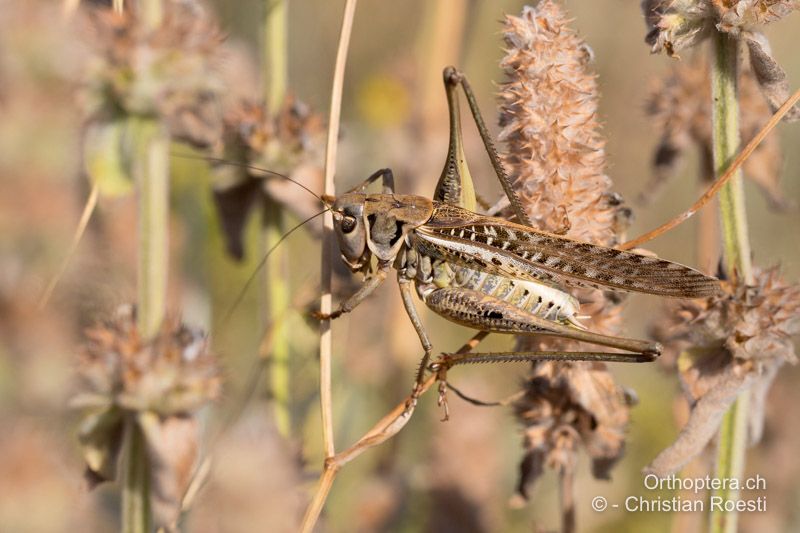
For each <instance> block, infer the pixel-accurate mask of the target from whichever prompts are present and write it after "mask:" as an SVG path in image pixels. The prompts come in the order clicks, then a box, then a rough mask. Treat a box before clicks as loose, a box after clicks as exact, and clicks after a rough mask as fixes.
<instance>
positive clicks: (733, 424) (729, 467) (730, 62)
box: [710, 33, 753, 533]
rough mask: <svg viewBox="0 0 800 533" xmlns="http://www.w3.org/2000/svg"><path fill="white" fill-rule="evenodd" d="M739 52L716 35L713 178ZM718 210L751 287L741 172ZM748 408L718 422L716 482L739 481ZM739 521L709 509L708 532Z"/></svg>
mask: <svg viewBox="0 0 800 533" xmlns="http://www.w3.org/2000/svg"><path fill="white" fill-rule="evenodd" d="M738 50H739V42H738V40H737V39H735V38H733V37H730V36H728V35H727V34H724V33H716V34H715V35H714V51H713V58H712V73H711V74H712V76H711V95H712V110H713V111H712V122H713V124H712V130H713V143H714V146H713V148H714V150H713V152H714V170H715V172H716V174H717V175H721V174H723V173H724V172H725V170H726V169H727V167H728V166H729V164H730V162H731V160H732V159H733V158H734V156H735V155H736V152H737V150H738V149H739V144H740V137H739V101H738V87H737V75H738V69H737V62H738ZM719 206H720V219H721V222H722V224H721V226H722V241H723V250H724V254H725V266H726V271H727V275H728V278H729V279H730V280H731V281H732V282H734V283H747V284H750V283H752V282H753V273H752V265H751V262H750V242H749V238H748V233H747V217H746V214H745V205H744V187H743V184H742V173H741V171H740V170H739V171H737V172H736V174H735V175H734V176H733V177H732V178H731V180H730V181H729V182H728V183H726V184H725V185H724V186H723V187H722V189H720V194H719ZM748 407H749V394H748V392H744V393H742V394H740V395H739V398H738V399H737V400H736V402H735V403H734V404H733V406H731V408H730V410H729V411H728V412H727V413H726V414H725V417H724V419H723V420H722V424H721V426H720V434H719V444H718V448H717V466H716V478H717V479H724V480H729V479H733V478H741V476H742V473H743V471H744V453H745V449H746V447H747V414H748ZM713 496H717V497H721V498H722V499H723V500H736V499H738V497H739V494H738V491H734V490H731V489H721V490H715V491H713V493H712V497H713ZM737 518H738V516H737V513H736V512H735V511H732V512H724V511H719V510H712V512H711V526H710V530H711V531H712V533H721V532H726V533H731V532H734V531H736V523H737Z"/></svg>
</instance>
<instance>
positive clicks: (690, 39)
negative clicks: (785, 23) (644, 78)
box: [642, 0, 800, 120]
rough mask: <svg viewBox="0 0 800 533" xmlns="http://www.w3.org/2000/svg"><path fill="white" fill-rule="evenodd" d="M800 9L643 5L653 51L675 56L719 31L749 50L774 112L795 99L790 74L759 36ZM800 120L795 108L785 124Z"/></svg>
mask: <svg viewBox="0 0 800 533" xmlns="http://www.w3.org/2000/svg"><path fill="white" fill-rule="evenodd" d="M798 7H800V2H798V1H797V0H642V10H643V11H644V16H645V21H646V23H647V27H648V33H647V37H646V39H645V40H646V41H647V43H648V44H650V45H651V46H652V50H653V52H660V51H662V50H663V51H665V52H666V53H667V54H668V55H670V56H675V55H677V53H678V52H679V51H681V50H683V49H686V48H690V47H692V46H695V45H697V44H698V43H700V42H701V41H703V40H705V39H706V38H708V37H709V36H710V35H711V34H712V32H715V31H719V32H723V33H727V34H729V35H731V36H733V37H736V38H738V39H741V40H742V41H743V42H744V43H746V45H747V49H748V51H749V55H750V64H751V66H752V70H753V74H754V75H755V78H756V80H757V81H758V83H759V85H760V87H761V90H762V92H763V93H764V96H765V97H766V99H767V101H768V102H769V104H770V107H771V108H772V110H773V111H775V110H776V109H778V108H779V107H780V106H781V105H782V104H783V103H784V102H785V101H786V100H787V99H788V98H789V82H788V81H787V79H786V72H785V71H784V70H783V68H782V67H781V66H780V65H779V64H778V62H777V61H776V60H775V58H774V57H772V51H771V49H770V45H769V41H768V40H767V37H766V36H765V35H764V34H763V33H761V32H759V31H758V29H757V27H758V26H759V25H764V24H769V23H771V22H775V21H777V20H780V19H782V18H783V17H785V16H787V15H789V14H790V13H791V12H792V11H794V10H796V9H797V8H798ZM799 118H800V108H798V107H795V108H794V109H792V110H791V111H790V112H789V113H788V114H787V115H786V117H785V120H797V119H799Z"/></svg>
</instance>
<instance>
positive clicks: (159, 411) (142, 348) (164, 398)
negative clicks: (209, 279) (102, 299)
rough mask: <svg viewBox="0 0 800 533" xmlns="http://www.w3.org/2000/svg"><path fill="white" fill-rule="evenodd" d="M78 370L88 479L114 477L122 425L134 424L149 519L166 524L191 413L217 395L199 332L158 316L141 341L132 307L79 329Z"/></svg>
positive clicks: (176, 507) (176, 502) (188, 468)
mask: <svg viewBox="0 0 800 533" xmlns="http://www.w3.org/2000/svg"><path fill="white" fill-rule="evenodd" d="M86 336H87V344H86V347H85V350H84V352H83V354H82V356H81V359H80V363H79V367H78V371H79V375H80V378H81V381H82V384H83V387H82V391H81V392H80V393H79V394H78V395H77V396H76V397H75V398H74V399H73V402H72V403H73V405H74V406H76V407H80V408H82V409H84V410H85V413H84V416H83V419H82V422H81V426H80V431H79V438H80V442H81V447H82V450H83V454H84V459H85V460H86V463H87V478H88V479H89V480H90V482H91V483H92V485H95V484H97V483H101V482H103V481H108V480H113V479H115V478H116V469H117V463H118V460H119V453H120V450H121V447H122V443H123V441H124V434H125V432H126V431H131V428H132V427H133V425H136V426H137V427H138V428H140V430H141V431H142V433H143V435H144V439H145V445H146V448H147V456H148V464H149V467H150V473H149V474H150V479H151V483H152V493H151V494H152V495H151V500H152V501H151V504H152V507H153V515H154V518H155V521H156V523H157V524H161V525H169V524H172V523H173V522H174V521H175V520H176V519H177V517H178V513H179V511H180V501H181V498H182V497H183V493H184V491H185V489H186V485H187V483H188V481H189V478H190V475H191V473H192V471H193V468H194V466H195V461H196V459H197V453H198V437H199V435H198V433H199V429H198V426H197V421H196V420H195V418H194V414H195V413H196V412H197V410H198V409H200V408H201V407H203V406H204V405H206V404H207V403H208V402H209V401H211V400H213V399H215V398H217V397H218V396H219V392H220V387H221V379H220V373H219V368H218V367H217V364H216V361H215V358H214V357H213V356H211V355H210V354H208V352H207V351H206V350H207V344H208V339H207V338H206V336H205V335H204V334H203V333H202V332H201V331H197V330H192V329H189V328H187V327H186V326H184V325H182V324H180V322H179V321H178V320H177V319H175V318H168V319H166V320H165V321H164V324H163V325H162V328H161V331H160V333H159V334H158V335H157V336H156V337H155V338H154V339H153V340H151V341H144V340H143V339H142V338H141V337H140V335H139V332H138V331H137V327H136V318H135V313H134V310H133V307H132V306H123V307H121V308H120V309H119V310H118V311H117V312H116V315H115V316H114V318H113V319H112V320H110V321H108V322H106V323H104V324H102V325H98V326H96V327H94V328H92V329H90V330H88V331H87V334H86Z"/></svg>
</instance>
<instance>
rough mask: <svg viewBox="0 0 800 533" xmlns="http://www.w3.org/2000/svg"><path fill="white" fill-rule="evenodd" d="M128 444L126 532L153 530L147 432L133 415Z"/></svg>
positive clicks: (124, 494) (124, 492)
mask: <svg viewBox="0 0 800 533" xmlns="http://www.w3.org/2000/svg"><path fill="white" fill-rule="evenodd" d="M126 432H127V445H126V450H127V451H126V454H125V477H124V480H123V486H122V531H123V533H150V532H151V531H152V530H153V523H152V513H151V509H150V474H149V472H150V468H149V465H148V460H147V449H146V447H145V442H144V435H143V434H142V430H141V428H140V427H139V424H138V423H137V422H136V419H135V418H133V417H130V418H129V419H128V421H127V424H126Z"/></svg>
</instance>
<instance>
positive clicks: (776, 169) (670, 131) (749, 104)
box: [641, 56, 793, 210]
mask: <svg viewBox="0 0 800 533" xmlns="http://www.w3.org/2000/svg"><path fill="white" fill-rule="evenodd" d="M739 103H740V110H741V113H740V119H739V129H740V132H741V137H742V142H743V143H747V142H748V141H750V139H752V138H753V137H754V136H755V135H756V134H757V133H758V132H759V131H760V130H761V128H762V127H763V126H764V125H765V124H766V123H767V121H768V120H769V118H770V116H771V114H772V113H771V111H770V108H769V105H768V104H767V102H766V100H765V99H764V97H763V95H762V93H761V91H759V89H758V84H757V82H756V80H755V77H754V75H753V72H752V70H751V69H750V68H742V69H741V71H740V76H739ZM646 110H647V114H648V116H649V117H650V118H651V119H652V120H653V123H652V124H653V128H654V129H655V131H658V132H661V138H660V139H659V144H658V146H657V147H656V149H655V153H654V155H653V182H652V183H650V184H649V185H648V186H647V187H645V189H644V190H645V192H643V193H642V197H641V200H642V201H643V202H644V203H649V202H651V201H653V200H654V199H655V198H656V196H657V195H658V192H659V190H660V189H661V187H662V186H663V185H664V184H665V183H666V182H667V180H669V179H670V178H671V177H673V176H674V175H675V173H676V171H677V168H678V164H679V162H680V160H681V158H682V156H683V155H684V154H685V152H687V151H688V150H690V149H691V148H692V147H693V146H696V147H697V149H698V150H699V151H700V169H699V172H700V176H701V177H702V179H706V180H710V179H712V178H713V177H714V166H713V163H712V135H711V79H710V74H709V66H708V62H707V61H704V60H703V59H702V58H701V57H699V56H695V57H692V58H690V59H688V60H683V61H679V62H676V63H675V64H673V65H672V66H671V67H670V69H669V71H668V72H667V74H666V75H665V76H664V77H663V78H662V79H660V80H657V81H656V82H655V83H654V84H653V87H652V88H651V90H650V95H649V97H648V101H647V107H646ZM782 166H783V154H782V151H781V147H780V142H779V140H778V137H777V136H775V135H768V136H767V137H766V138H765V139H764V141H763V142H762V143H761V144H760V145H759V146H758V147H757V148H756V150H755V151H754V152H753V154H752V155H751V156H750V157H749V158H747V160H746V161H745V162H744V166H743V170H744V174H745V176H746V177H747V178H749V179H750V180H752V181H753V182H754V183H756V184H757V185H758V186H759V188H760V189H761V191H762V192H763V194H764V195H765V196H766V198H767V200H768V201H769V203H770V206H771V207H772V208H773V209H779V210H783V209H787V208H790V207H792V206H793V202H792V201H791V200H789V199H787V198H786V196H785V195H784V193H783V190H782V188H781V185H780V178H781V172H780V171H781V167H782Z"/></svg>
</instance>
